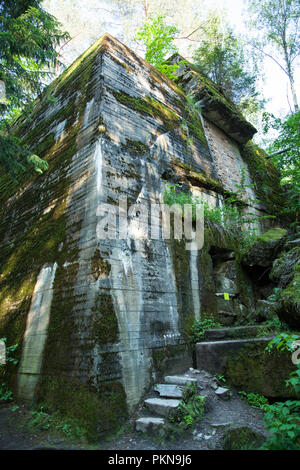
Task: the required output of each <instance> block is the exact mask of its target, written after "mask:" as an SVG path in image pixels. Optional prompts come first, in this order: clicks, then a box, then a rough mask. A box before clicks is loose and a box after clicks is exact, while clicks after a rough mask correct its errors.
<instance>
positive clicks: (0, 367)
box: [0, 338, 18, 402]
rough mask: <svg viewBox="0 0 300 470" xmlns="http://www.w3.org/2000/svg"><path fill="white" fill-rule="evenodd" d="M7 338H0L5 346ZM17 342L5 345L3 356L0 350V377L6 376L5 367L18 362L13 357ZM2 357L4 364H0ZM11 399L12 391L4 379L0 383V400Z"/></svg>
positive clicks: (0, 341)
mask: <svg viewBox="0 0 300 470" xmlns="http://www.w3.org/2000/svg"><path fill="white" fill-rule="evenodd" d="M6 342H7V338H0V343H2V344H3V343H4V344H5V346H6ZM17 347H18V344H13V345H12V346H6V347H5V358H3V357H2V355H1V353H2V350H1V351H0V378H1V379H5V378H6V369H7V366H8V365H9V364H11V365H13V366H15V365H17V364H18V360H17V359H15V357H14V352H15V350H16V349H17ZM3 359H5V364H1V362H3ZM12 400H13V393H12V391H11V390H9V387H8V383H7V381H6V380H5V381H4V382H2V383H0V402H1V401H4V402H6V401H12Z"/></svg>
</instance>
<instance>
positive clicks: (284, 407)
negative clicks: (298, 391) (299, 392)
mask: <svg viewBox="0 0 300 470" xmlns="http://www.w3.org/2000/svg"><path fill="white" fill-rule="evenodd" d="M263 409H264V411H265V415H264V419H263V421H264V424H265V426H266V428H267V430H268V431H269V432H270V433H271V435H270V436H269V437H268V438H267V439H266V441H265V442H264V444H263V445H262V447H261V448H262V449H267V450H297V449H298V450H299V449H300V401H299V400H288V401H285V402H277V403H274V404H273V405H264V407H263Z"/></svg>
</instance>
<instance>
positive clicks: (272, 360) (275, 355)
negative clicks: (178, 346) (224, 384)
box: [196, 337, 298, 398]
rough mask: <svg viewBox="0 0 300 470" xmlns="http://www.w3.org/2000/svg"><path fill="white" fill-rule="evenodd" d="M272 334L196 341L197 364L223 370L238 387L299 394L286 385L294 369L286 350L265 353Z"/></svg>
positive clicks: (217, 371) (271, 393)
mask: <svg viewBox="0 0 300 470" xmlns="http://www.w3.org/2000/svg"><path fill="white" fill-rule="evenodd" d="M271 339H272V337H261V338H250V339H242V340H227V341H211V342H203V343H197V344H196V356H197V365H198V367H199V368H202V367H206V368H207V370H209V371H210V372H212V373H214V374H222V375H224V376H225V377H226V379H227V381H228V383H230V384H231V385H232V386H234V387H236V388H237V389H238V390H244V391H246V392H253V393H259V394H262V395H264V396H266V397H291V398H292V397H294V398H298V396H297V395H296V394H295V392H294V391H293V390H292V388H291V387H286V383H285V382H286V380H287V379H288V377H289V374H290V373H291V372H292V371H294V370H295V369H296V366H295V365H294V364H293V363H292V358H291V354H290V353H288V352H278V351H273V352H272V353H267V352H266V351H265V348H266V346H267V345H268V343H269V342H270V341H271Z"/></svg>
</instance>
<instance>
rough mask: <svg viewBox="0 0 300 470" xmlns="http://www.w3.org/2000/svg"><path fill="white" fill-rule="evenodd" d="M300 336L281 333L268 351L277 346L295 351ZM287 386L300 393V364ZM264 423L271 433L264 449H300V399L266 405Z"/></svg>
mask: <svg viewBox="0 0 300 470" xmlns="http://www.w3.org/2000/svg"><path fill="white" fill-rule="evenodd" d="M299 340H300V336H299V335H297V334H293V333H280V334H278V335H277V336H275V338H273V339H272V341H270V343H269V344H268V346H267V348H266V350H267V351H268V352H270V351H272V350H273V348H276V349H277V350H278V351H290V352H294V351H295V349H296V348H297V345H295V341H298V342H299ZM286 386H287V387H292V388H293V389H294V391H295V392H296V393H300V364H298V365H297V368H296V370H295V371H293V372H291V374H290V378H289V379H288V380H287V381H286ZM263 410H264V411H265V416H264V419H263V421H264V424H265V426H266V428H267V429H268V431H269V432H270V433H271V435H270V437H268V438H267V440H266V441H265V442H264V444H263V446H262V449H268V450H280V449H286V450H296V449H298V450H299V449H300V400H287V401H285V402H276V403H274V404H273V405H264V406H263Z"/></svg>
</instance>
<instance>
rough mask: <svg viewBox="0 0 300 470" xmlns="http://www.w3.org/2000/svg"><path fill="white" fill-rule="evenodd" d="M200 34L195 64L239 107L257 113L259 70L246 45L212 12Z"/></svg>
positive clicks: (260, 103) (259, 104) (203, 24)
mask: <svg viewBox="0 0 300 470" xmlns="http://www.w3.org/2000/svg"><path fill="white" fill-rule="evenodd" d="M200 33H201V34H200V40H201V42H200V46H199V48H198V49H197V50H196V51H195V53H194V61H195V64H196V65H197V66H198V67H199V68H200V69H201V71H202V72H203V73H204V74H206V75H207V76H208V77H209V78H210V79H211V80H213V82H214V83H215V84H216V85H217V86H218V87H219V88H220V89H221V90H224V92H225V93H226V95H228V96H229V97H230V98H231V99H232V101H233V102H234V103H235V104H237V105H239V107H240V109H241V110H248V111H251V112H257V111H258V110H259V109H260V108H261V107H262V105H263V103H262V102H259V101H258V92H257V91H256V80H257V75H258V71H257V69H256V67H255V62H252V63H251V61H250V60H249V59H250V55H249V51H248V50H247V48H246V46H245V44H244V43H243V42H242V40H241V39H240V38H238V37H237V36H236V35H235V34H234V32H233V30H232V28H231V27H230V26H229V25H228V24H227V23H226V22H225V19H224V18H223V17H221V16H220V15H218V16H214V15H212V16H210V17H209V18H208V20H206V21H204V22H202V23H201V25H200Z"/></svg>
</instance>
